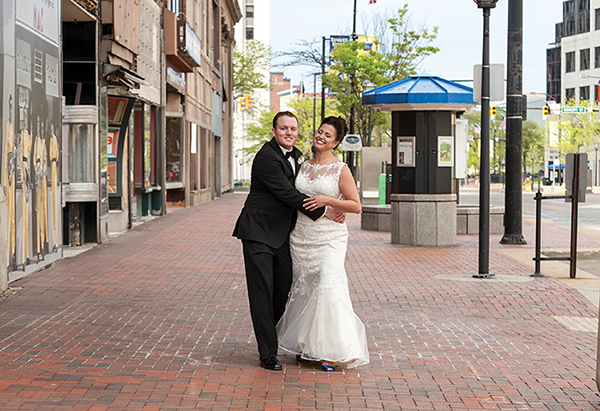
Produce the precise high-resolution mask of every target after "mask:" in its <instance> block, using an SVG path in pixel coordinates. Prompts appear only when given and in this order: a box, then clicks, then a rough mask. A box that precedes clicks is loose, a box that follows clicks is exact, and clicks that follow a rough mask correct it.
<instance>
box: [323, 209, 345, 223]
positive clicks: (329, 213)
mask: <svg viewBox="0 0 600 411" xmlns="http://www.w3.org/2000/svg"><path fill="white" fill-rule="evenodd" d="M325 217H326V218H328V219H330V220H332V221H335V222H336V223H343V222H345V221H346V213H345V212H344V211H340V210H338V209H337V208H334V207H331V206H327V210H326V211H325Z"/></svg>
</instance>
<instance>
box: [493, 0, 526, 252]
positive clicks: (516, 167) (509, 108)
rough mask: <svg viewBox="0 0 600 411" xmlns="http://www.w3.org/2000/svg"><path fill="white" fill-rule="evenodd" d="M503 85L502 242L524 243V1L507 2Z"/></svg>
mask: <svg viewBox="0 0 600 411" xmlns="http://www.w3.org/2000/svg"><path fill="white" fill-rule="evenodd" d="M507 73H508V75H507V85H506V176H505V177H506V186H505V187H506V188H505V190H506V192H505V195H504V236H503V237H502V240H500V243H502V244H527V241H525V238H524V237H523V234H522V232H523V223H522V218H523V216H522V201H523V194H522V187H521V186H522V176H521V173H522V170H523V164H522V161H523V155H522V152H523V110H527V107H523V75H522V74H523V0H509V1H508V64H507Z"/></svg>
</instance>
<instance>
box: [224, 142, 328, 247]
mask: <svg viewBox="0 0 600 411" xmlns="http://www.w3.org/2000/svg"><path fill="white" fill-rule="evenodd" d="M300 154H301V152H300V150H298V149H297V148H296V147H294V148H293V149H292V156H293V157H294V161H295V162H296V173H297V172H298V170H299V169H300V166H299V165H298V162H297V160H298V157H299V156H300ZM296 173H294V171H293V170H292V166H291V164H290V163H289V161H288V160H287V159H286V158H285V156H284V155H283V152H282V151H281V147H279V145H278V144H277V142H276V141H275V139H274V138H273V139H272V140H271V141H269V142H268V143H265V145H264V146H262V148H261V149H260V151H259V152H258V153H257V154H256V156H255V157H254V161H253V163H252V177H251V179H250V193H249V194H248V198H246V203H245V204H244V208H243V209H242V212H241V214H240V216H239V217H238V220H237V222H236V224H235V230H234V231H233V235H234V236H235V237H237V238H239V239H240V240H251V241H257V242H260V243H263V244H266V245H268V246H269V247H273V248H279V247H281V246H282V245H283V243H284V242H285V240H286V239H287V238H288V236H289V234H290V232H291V231H292V229H293V228H294V225H295V224H296V218H297V214H296V210H298V211H300V212H301V213H304V214H306V215H307V216H308V217H310V218H311V219H313V220H316V219H318V218H319V217H321V216H322V215H323V213H324V212H325V208H324V207H323V208H319V209H317V210H314V211H307V210H306V209H304V207H303V204H304V199H305V198H307V197H308V196H307V195H305V194H302V193H301V192H299V191H298V190H296V188H295V187H294V180H295V179H296Z"/></svg>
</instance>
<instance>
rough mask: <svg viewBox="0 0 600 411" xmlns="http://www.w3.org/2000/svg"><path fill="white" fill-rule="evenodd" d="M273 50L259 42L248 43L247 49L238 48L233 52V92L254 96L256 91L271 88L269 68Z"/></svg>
mask: <svg viewBox="0 0 600 411" xmlns="http://www.w3.org/2000/svg"><path fill="white" fill-rule="evenodd" d="M270 64H271V49H270V48H269V47H268V46H266V45H264V44H263V43H261V42H260V41H258V40H248V41H246V47H245V49H243V50H240V49H239V48H238V46H236V47H235V50H234V52H233V92H234V93H235V94H236V95H238V94H254V92H255V91H256V90H260V89H262V90H268V89H270V88H271V83H270V81H269V67H270Z"/></svg>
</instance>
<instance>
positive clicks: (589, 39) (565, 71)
mask: <svg viewBox="0 0 600 411" xmlns="http://www.w3.org/2000/svg"><path fill="white" fill-rule="evenodd" d="M559 56H560V57H559ZM558 73H559V76H557V74H558ZM557 77H559V78H557ZM598 80H600V0H577V1H575V0H568V1H564V2H563V21H562V22H560V23H558V24H557V25H556V35H555V43H554V45H553V47H551V48H549V49H548V50H547V84H548V86H547V91H546V92H547V93H548V94H549V95H551V96H556V97H557V99H555V101H557V102H560V103H562V104H565V102H566V101H567V100H575V101H583V100H585V101H598ZM559 89H560V92H558V90H559Z"/></svg>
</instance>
